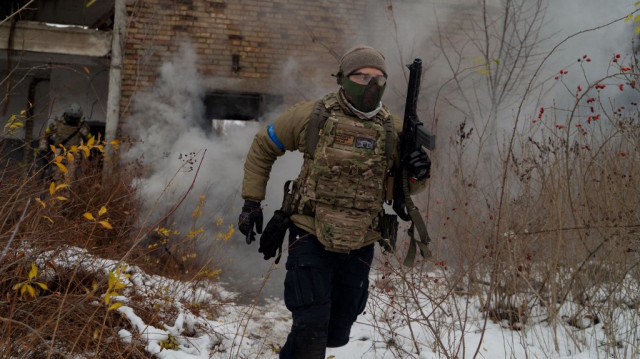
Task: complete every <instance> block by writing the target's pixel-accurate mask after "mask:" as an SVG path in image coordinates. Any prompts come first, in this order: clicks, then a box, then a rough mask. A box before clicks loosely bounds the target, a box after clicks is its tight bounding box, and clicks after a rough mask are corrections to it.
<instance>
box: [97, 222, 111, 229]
mask: <svg viewBox="0 0 640 359" xmlns="http://www.w3.org/2000/svg"><path fill="white" fill-rule="evenodd" d="M98 223H100V224H101V225H102V226H103V227H104V228H106V229H113V227H112V226H111V224H110V223H109V222H107V221H100V222H98Z"/></svg>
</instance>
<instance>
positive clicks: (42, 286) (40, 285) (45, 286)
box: [35, 282, 49, 290]
mask: <svg viewBox="0 0 640 359" xmlns="http://www.w3.org/2000/svg"><path fill="white" fill-rule="evenodd" d="M35 284H37V285H38V286H39V287H40V288H42V289H43V290H47V289H49V287H47V285H46V284H44V283H40V282H35Z"/></svg>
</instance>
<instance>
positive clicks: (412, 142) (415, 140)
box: [392, 59, 436, 266]
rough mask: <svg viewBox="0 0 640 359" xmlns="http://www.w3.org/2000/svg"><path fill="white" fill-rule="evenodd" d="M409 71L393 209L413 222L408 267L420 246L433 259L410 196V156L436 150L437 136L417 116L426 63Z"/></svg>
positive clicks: (424, 229) (419, 61) (415, 61)
mask: <svg viewBox="0 0 640 359" xmlns="http://www.w3.org/2000/svg"><path fill="white" fill-rule="evenodd" d="M407 67H408V68H409V85H408V88H407V101H406V103H405V107H404V120H403V124H402V132H401V133H400V145H399V149H398V152H399V156H400V168H397V169H396V170H395V173H394V177H395V180H394V183H393V205H392V208H393V210H394V211H395V212H396V214H397V215H398V217H400V218H401V219H402V220H404V221H409V220H410V221H411V227H409V236H410V237H411V241H410V243H409V250H408V251H407V256H406V258H405V260H404V265H406V266H412V265H413V263H414V260H415V254H416V247H418V248H420V253H422V256H423V257H425V258H428V257H430V256H431V252H430V251H429V242H430V241H431V239H430V238H429V234H428V233H427V226H426V225H425V223H424V220H423V219H422V216H421V215H420V212H419V211H418V208H417V207H416V206H415V204H414V203H413V201H412V200H411V196H410V195H409V181H411V178H409V173H407V166H408V163H407V162H408V157H409V154H410V153H411V152H413V151H415V150H419V149H421V148H422V147H425V148H426V149H428V150H433V149H435V147H436V136H435V135H434V134H433V133H431V132H429V131H428V130H426V129H425V128H424V125H423V124H422V122H420V119H418V115H417V113H416V112H417V106H418V94H419V93H420V77H421V76H422V60H421V59H414V60H413V63H412V64H410V65H407ZM414 227H415V228H416V229H417V230H418V235H419V236H420V241H417V240H416V239H415V237H414Z"/></svg>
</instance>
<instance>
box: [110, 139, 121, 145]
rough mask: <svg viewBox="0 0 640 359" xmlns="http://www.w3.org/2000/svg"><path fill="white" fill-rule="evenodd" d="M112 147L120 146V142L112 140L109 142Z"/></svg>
mask: <svg viewBox="0 0 640 359" xmlns="http://www.w3.org/2000/svg"><path fill="white" fill-rule="evenodd" d="M109 143H110V144H111V145H112V146H119V145H120V140H113V141H111V142H109Z"/></svg>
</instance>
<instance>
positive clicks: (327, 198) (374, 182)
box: [295, 94, 393, 252]
mask: <svg viewBox="0 0 640 359" xmlns="http://www.w3.org/2000/svg"><path fill="white" fill-rule="evenodd" d="M322 102H323V103H324V105H325V106H326V109H327V110H328V111H327V112H328V113H329V116H328V118H327V119H326V121H323V122H324V124H323V125H321V126H320V127H321V128H320V131H319V133H318V136H317V145H316V146H315V149H311V148H308V151H307V152H308V153H305V155H304V163H303V166H302V169H301V171H300V175H299V177H298V179H297V180H296V182H297V188H298V191H297V198H296V201H295V202H296V203H297V207H296V209H295V212H297V213H301V214H306V215H312V216H314V217H315V227H316V236H317V237H318V240H319V241H320V243H322V244H323V245H324V246H325V247H326V248H327V249H328V250H331V251H337V252H348V251H350V250H352V249H357V248H361V247H363V246H365V245H368V244H370V243H373V241H372V240H369V241H367V239H366V238H365V237H366V234H367V232H368V231H370V230H373V229H375V228H377V220H378V215H379V214H380V213H381V211H382V203H383V201H384V195H385V188H384V184H385V178H386V174H387V171H388V170H389V168H390V167H391V156H390V153H389V152H390V151H389V147H387V144H388V142H393V136H390V135H389V131H393V124H392V120H391V117H390V116H389V112H388V110H387V109H386V108H384V107H383V109H382V110H381V111H380V112H379V113H378V114H377V115H376V116H375V117H374V118H372V119H368V120H361V119H359V118H357V117H354V116H348V115H345V114H344V113H343V112H342V110H341V109H340V105H339V103H338V99H337V98H336V94H330V95H327V96H325V98H323V100H322ZM312 127H313V126H312V124H310V125H309V127H308V128H307V131H313V129H312ZM307 138H309V136H308V137H307ZM389 138H390V139H391V141H389V140H388V139H389ZM389 145H392V143H389ZM311 146H313V145H311Z"/></svg>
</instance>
